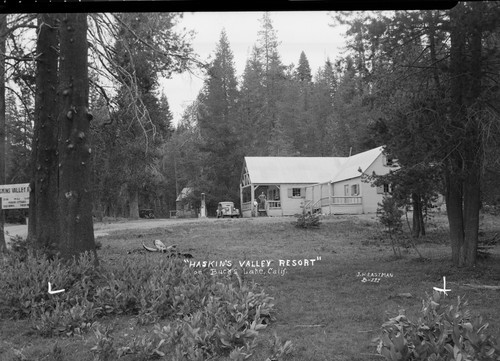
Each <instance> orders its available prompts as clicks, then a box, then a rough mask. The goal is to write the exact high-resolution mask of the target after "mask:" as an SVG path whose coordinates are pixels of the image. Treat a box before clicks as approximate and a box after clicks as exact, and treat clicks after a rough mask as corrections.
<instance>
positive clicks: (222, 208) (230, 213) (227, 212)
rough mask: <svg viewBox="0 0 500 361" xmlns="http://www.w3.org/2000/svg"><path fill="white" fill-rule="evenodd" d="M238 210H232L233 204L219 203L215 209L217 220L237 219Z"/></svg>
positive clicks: (238, 215)
mask: <svg viewBox="0 0 500 361" xmlns="http://www.w3.org/2000/svg"><path fill="white" fill-rule="evenodd" d="M240 216H241V214H240V210H239V209H237V208H234V203H233V202H219V206H218V207H217V218H224V217H231V218H234V217H236V218H238V217H240Z"/></svg>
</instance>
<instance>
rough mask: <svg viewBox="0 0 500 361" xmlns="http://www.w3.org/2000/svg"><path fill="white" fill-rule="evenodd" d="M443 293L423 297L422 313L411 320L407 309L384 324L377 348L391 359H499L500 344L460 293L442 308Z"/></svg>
mask: <svg viewBox="0 0 500 361" xmlns="http://www.w3.org/2000/svg"><path fill="white" fill-rule="evenodd" d="M439 301H440V296H439V293H437V292H436V293H434V295H433V296H432V297H428V299H427V300H424V301H422V311H421V313H422V316H421V317H420V318H419V320H418V321H417V322H411V321H410V320H409V319H408V318H407V317H406V315H405V314H404V312H400V314H399V315H398V316H397V317H394V318H391V319H390V320H389V321H387V322H386V323H384V324H383V325H382V335H381V337H380V338H379V339H378V347H377V351H378V352H379V354H381V355H382V356H384V357H385V358H386V359H387V360H433V361H440V360H443V361H445V360H446V361H448V360H456V361H459V360H470V361H476V360H477V361H479V360H498V359H499V358H500V344H499V343H498V342H496V341H495V340H494V339H493V337H492V336H491V335H489V334H487V333H486V329H487V327H488V324H487V323H484V322H483V319H482V318H481V316H475V317H473V316H472V314H471V312H470V310H469V309H468V308H467V302H464V301H463V300H462V299H461V298H460V297H458V299H457V304H456V306H453V305H450V306H448V307H447V308H444V309H442V308H441V305H440V304H439V303H438V302H439Z"/></svg>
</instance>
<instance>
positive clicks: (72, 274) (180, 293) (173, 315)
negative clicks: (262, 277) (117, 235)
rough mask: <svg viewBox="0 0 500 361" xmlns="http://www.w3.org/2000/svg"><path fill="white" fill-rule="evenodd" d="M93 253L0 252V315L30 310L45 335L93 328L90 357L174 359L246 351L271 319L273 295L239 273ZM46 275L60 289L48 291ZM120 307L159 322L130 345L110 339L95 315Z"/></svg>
mask: <svg viewBox="0 0 500 361" xmlns="http://www.w3.org/2000/svg"><path fill="white" fill-rule="evenodd" d="M93 261H94V260H93V259H92V257H91V256H89V255H88V254H86V255H82V256H81V258H80V259H79V260H75V261H73V262H67V263H65V262H62V261H60V260H58V259H55V260H49V259H47V258H46V257H44V256H43V255H41V254H37V253H35V252H29V253H28V254H27V256H26V259H21V258H19V257H16V256H12V257H11V258H9V259H7V260H4V261H3V262H4V263H2V264H1V265H0V276H1V277H0V288H1V289H2V290H3V291H4V292H5V293H4V297H2V298H1V300H2V305H1V307H0V310H1V314H0V316H1V317H4V318H5V317H10V318H15V319H23V318H29V319H30V320H31V326H32V328H33V330H34V331H35V332H36V333H37V334H38V335H40V336H42V337H56V336H59V335H64V336H72V335H81V334H85V333H87V332H88V331H89V330H91V329H93V330H94V334H95V337H96V339H97V343H96V344H95V346H94V347H93V348H92V352H93V354H94V358H95V360H108V359H109V360H111V359H114V358H115V357H118V356H120V355H125V354H129V353H133V354H134V355H135V356H136V359H144V360H146V359H149V358H152V357H155V356H162V355H166V354H168V355H170V357H172V359H173V360H179V361H180V360H193V361H194V360H206V359H208V358H213V357H216V356H220V355H223V356H231V359H234V360H240V359H247V358H248V357H250V356H251V355H252V353H253V351H254V348H255V345H256V343H255V342H256V337H257V336H258V334H259V331H260V330H262V329H264V328H266V326H267V324H268V323H269V321H270V320H271V319H272V313H273V308H274V303H273V298H272V297H270V296H269V295H268V294H266V293H265V292H263V291H262V290H261V289H259V288H258V286H257V284H255V283H252V284H247V283H245V282H243V281H242V280H241V278H240V277H239V275H237V274H236V275H235V274H233V275H229V276H219V275H218V276H211V275H209V274H208V273H202V272H198V273H195V270H194V269H193V268H190V267H188V266H187V264H186V263H184V262H183V260H179V259H169V258H165V257H162V258H157V259H156V260H155V261H154V262H151V258H144V257H135V258H134V257H127V258H122V259H120V260H118V261H117V262H115V263H113V264H105V263H103V264H102V265H101V266H99V267H96V266H95V264H94V262H93ZM48 280H50V281H51V282H52V283H53V284H54V285H57V288H58V289H62V288H64V289H65V292H62V293H58V294H49V293H48V292H47V287H48V285H47V283H48ZM118 315H132V316H136V317H137V319H138V323H139V324H140V325H148V324H153V323H156V327H155V331H154V333H153V335H152V336H151V335H145V336H143V337H141V338H137V339H135V340H134V341H133V342H132V343H131V344H130V345H128V346H121V347H120V346H119V345H115V344H114V339H113V336H112V330H111V329H110V328H100V327H99V326H96V321H98V320H100V319H102V318H103V317H106V316H118ZM238 355H239V356H238ZM242 357H243V358H242Z"/></svg>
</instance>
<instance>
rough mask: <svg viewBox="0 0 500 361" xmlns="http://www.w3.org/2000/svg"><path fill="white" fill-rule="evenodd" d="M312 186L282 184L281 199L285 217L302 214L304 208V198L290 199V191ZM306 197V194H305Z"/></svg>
mask: <svg viewBox="0 0 500 361" xmlns="http://www.w3.org/2000/svg"><path fill="white" fill-rule="evenodd" d="M307 185H310V184H303V183H302V184H281V187H280V188H281V189H280V198H281V210H282V215H283V216H293V215H295V214H297V213H302V206H303V205H304V201H305V199H306V198H305V197H304V198H288V190H289V189H292V188H305V187H306V186H307ZM304 195H305V192H304Z"/></svg>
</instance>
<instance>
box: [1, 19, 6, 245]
mask: <svg viewBox="0 0 500 361" xmlns="http://www.w3.org/2000/svg"><path fill="white" fill-rule="evenodd" d="M6 36H7V15H6V14H3V15H0V184H5V183H6V174H5V173H6V171H5V163H6V155H7V154H6V152H5V149H6V144H5V135H6V127H7V126H6V122H5V38H6ZM1 204H2V199H1V198H0V253H2V252H6V251H7V243H6V242H5V234H4V223H5V212H4V211H3V209H2V206H1Z"/></svg>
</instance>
